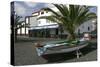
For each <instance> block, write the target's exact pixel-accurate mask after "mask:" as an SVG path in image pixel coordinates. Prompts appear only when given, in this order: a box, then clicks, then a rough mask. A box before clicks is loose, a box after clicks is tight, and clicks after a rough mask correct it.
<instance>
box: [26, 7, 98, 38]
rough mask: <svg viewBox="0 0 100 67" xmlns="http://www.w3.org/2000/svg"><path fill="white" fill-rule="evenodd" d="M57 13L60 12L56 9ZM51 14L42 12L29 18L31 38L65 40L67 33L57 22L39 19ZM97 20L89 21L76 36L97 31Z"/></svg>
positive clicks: (78, 30) (77, 30)
mask: <svg viewBox="0 0 100 67" xmlns="http://www.w3.org/2000/svg"><path fill="white" fill-rule="evenodd" d="M53 9H54V10H55V11H58V10H57V9H56V8H53ZM49 15H51V12H48V11H44V10H42V9H41V10H40V11H37V12H34V13H32V16H29V17H27V18H26V19H27V22H28V23H29V26H30V28H29V36H30V37H47V38H48V37H49V38H50V37H55V38H58V37H61V38H64V37H66V36H67V34H68V33H67V31H65V30H64V29H63V28H62V27H61V26H59V25H58V24H57V23H56V22H52V21H49V20H47V19H39V20H37V18H38V17H41V16H49ZM95 23H96V19H93V20H89V21H87V22H85V23H83V24H82V25H81V26H80V27H78V28H77V29H76V30H75V33H76V34H82V33H84V32H91V31H93V30H94V29H95V27H96V26H95Z"/></svg>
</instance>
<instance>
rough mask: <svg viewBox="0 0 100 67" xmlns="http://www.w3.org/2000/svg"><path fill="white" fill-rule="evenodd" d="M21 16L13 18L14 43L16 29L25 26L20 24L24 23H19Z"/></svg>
mask: <svg viewBox="0 0 100 67" xmlns="http://www.w3.org/2000/svg"><path fill="white" fill-rule="evenodd" d="M21 18H22V17H21V16H18V15H15V17H14V37H15V41H16V40H17V31H18V29H21V28H22V27H24V26H25V25H22V23H25V22H24V21H21Z"/></svg>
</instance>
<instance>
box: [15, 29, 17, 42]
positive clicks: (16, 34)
mask: <svg viewBox="0 0 100 67" xmlns="http://www.w3.org/2000/svg"><path fill="white" fill-rule="evenodd" d="M14 38H15V41H16V40H17V29H15V32H14Z"/></svg>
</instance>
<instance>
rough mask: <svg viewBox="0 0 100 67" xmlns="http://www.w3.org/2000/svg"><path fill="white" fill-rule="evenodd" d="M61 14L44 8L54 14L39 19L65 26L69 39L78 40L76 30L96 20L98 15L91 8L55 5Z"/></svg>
mask: <svg viewBox="0 0 100 67" xmlns="http://www.w3.org/2000/svg"><path fill="white" fill-rule="evenodd" d="M53 5H54V6H55V7H56V8H57V9H58V10H59V12H56V11H54V10H53V9H50V8H44V10H45V11H49V12H51V13H52V15H50V16H42V17H39V18H38V19H48V20H50V21H53V22H57V23H58V24H61V25H63V27H64V29H65V30H66V31H67V32H68V39H71V40H73V39H76V34H75V30H76V29H77V28H78V27H79V26H80V25H81V24H83V23H84V22H86V21H88V20H91V19H94V18H96V14H95V13H93V12H90V10H89V9H90V8H91V7H89V6H80V5H69V6H68V5H63V4H59V5H58V4H53Z"/></svg>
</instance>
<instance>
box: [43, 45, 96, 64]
mask: <svg viewBox="0 0 100 67" xmlns="http://www.w3.org/2000/svg"><path fill="white" fill-rule="evenodd" d="M96 44H97V43H90V44H89V45H88V46H87V47H85V48H83V49H81V50H80V51H81V52H82V54H83V56H85V55H87V54H88V53H90V52H92V51H94V50H96V49H97V45H96ZM42 57H43V58H44V59H46V60H48V63H61V62H64V61H66V60H70V59H74V58H76V55H75V52H70V53H60V54H50V55H45V56H42ZM87 58H90V57H87ZM82 60H84V59H82ZM84 61H85V60H84ZM86 61H87V60H86ZM88 61H89V60H88Z"/></svg>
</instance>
